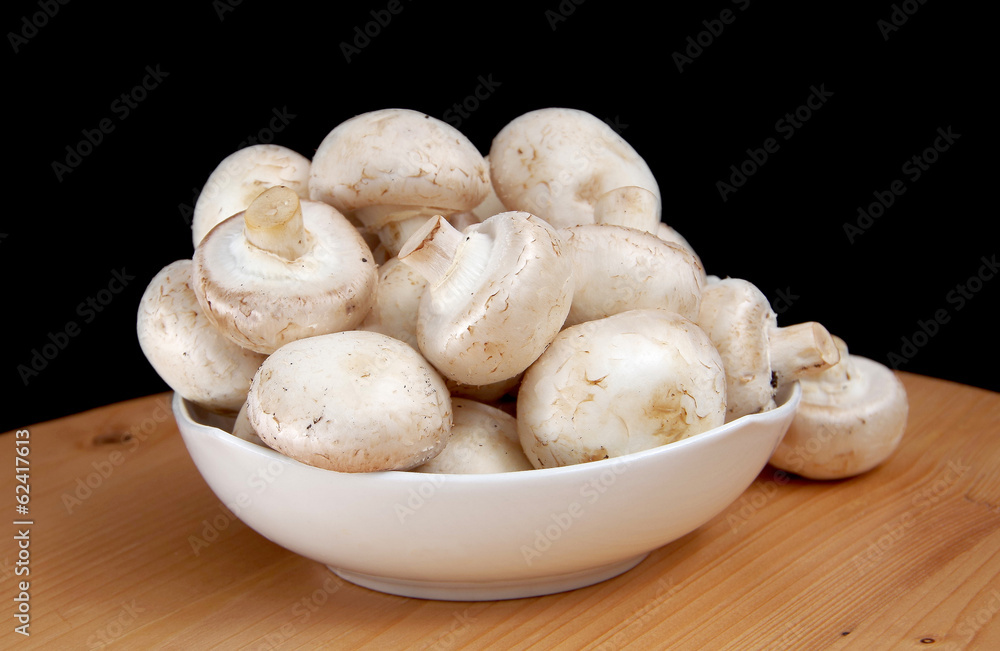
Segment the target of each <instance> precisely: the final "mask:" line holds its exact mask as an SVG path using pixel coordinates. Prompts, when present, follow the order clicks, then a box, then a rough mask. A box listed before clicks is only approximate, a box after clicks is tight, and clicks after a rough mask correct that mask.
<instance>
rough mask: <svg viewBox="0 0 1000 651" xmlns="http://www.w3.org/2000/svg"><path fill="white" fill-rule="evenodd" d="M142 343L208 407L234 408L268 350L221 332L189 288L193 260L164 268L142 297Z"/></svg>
mask: <svg viewBox="0 0 1000 651" xmlns="http://www.w3.org/2000/svg"><path fill="white" fill-rule="evenodd" d="M136 331H137V335H138V338H139V346H140V348H141V349H142V352H143V354H144V355H145V356H146V359H147V360H148V361H149V363H150V365H151V366H152V367H153V369H154V370H155V371H156V372H157V374H158V375H159V376H160V378H162V379H163V381H164V382H166V384H167V385H168V386H169V387H170V388H171V389H172V390H173V391H175V392H177V393H178V394H180V395H181V396H183V397H184V398H187V399H188V400H190V401H191V402H194V403H197V404H199V405H201V406H203V407H205V408H206V409H210V410H214V411H219V412H227V413H236V412H237V411H238V410H239V409H240V406H241V405H242V403H243V402H244V401H246V396H247V391H248V390H249V389H250V381H251V379H253V375H254V373H256V372H257V368H258V367H259V366H260V365H261V363H262V362H263V361H264V355H261V354H259V353H255V352H253V351H250V350H246V349H244V348H241V347H240V346H238V345H236V344H235V343H233V342H232V341H230V340H229V339H227V338H226V337H224V336H222V334H221V333H219V332H218V331H217V330H216V329H215V327H214V326H212V324H211V322H210V321H209V320H208V318H206V316H205V314H204V313H203V312H202V309H201V306H200V305H199V304H198V299H197V298H196V297H195V294H194V291H193V290H192V289H191V261H190V260H177V261H176V262H171V263H170V264H168V265H167V266H165V267H164V268H163V269H161V270H160V271H159V272H158V273H157V274H156V275H155V276H153V278H152V280H151V281H150V282H149V284H148V285H147V286H146V290H145V291H144V292H143V295H142V298H141V299H140V301H139V310H138V316H137V318H136Z"/></svg>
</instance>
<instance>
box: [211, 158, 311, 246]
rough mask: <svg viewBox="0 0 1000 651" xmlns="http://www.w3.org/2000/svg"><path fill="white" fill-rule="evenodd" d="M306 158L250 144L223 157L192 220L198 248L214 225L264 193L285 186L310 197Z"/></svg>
mask: <svg viewBox="0 0 1000 651" xmlns="http://www.w3.org/2000/svg"><path fill="white" fill-rule="evenodd" d="M309 168H310V162H309V159H308V158H306V157H305V156H303V155H302V154H300V153H298V152H296V151H294V150H292V149H289V148H288V147H282V146H281V145H274V144H271V145H250V146H249V147H244V148H243V149H239V150H237V151H235V152H233V153H231V154H229V155H228V156H226V157H225V158H223V159H222V161H221V162H220V163H219V164H218V165H217V166H216V168H215V169H214V170H213V171H212V173H211V174H209V176H208V180H207V181H206V182H205V185H204V186H203V187H202V189H201V192H200V193H199V194H198V199H197V201H195V204H194V213H193V214H192V217H191V238H192V240H193V242H194V245H195V246H196V247H197V246H198V244H200V243H201V241H202V239H204V237H205V235H207V234H208V232H209V231H210V230H212V229H213V228H214V227H215V226H216V224H220V223H222V222H223V221H225V220H226V219H228V218H230V217H232V216H233V215H235V214H236V213H238V212H242V211H244V210H246V208H247V206H249V205H250V203H251V202H252V201H253V200H254V199H256V198H257V195H259V194H260V193H261V192H263V191H264V190H266V189H268V188H271V187H274V186H278V185H284V186H286V187H288V188H291V189H292V190H294V191H295V193H296V194H298V195H299V196H300V197H302V198H303V199H308V198H309Z"/></svg>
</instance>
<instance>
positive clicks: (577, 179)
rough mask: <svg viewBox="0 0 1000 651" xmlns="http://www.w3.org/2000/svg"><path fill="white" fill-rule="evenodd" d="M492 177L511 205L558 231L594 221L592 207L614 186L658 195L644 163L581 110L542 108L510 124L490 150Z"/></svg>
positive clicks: (633, 151)
mask: <svg viewBox="0 0 1000 651" xmlns="http://www.w3.org/2000/svg"><path fill="white" fill-rule="evenodd" d="M489 162H490V178H491V179H492V182H493V187H494V189H495V190H496V193H497V196H498V197H499V199H500V201H501V202H502V203H503V205H504V206H506V207H507V209H509V210H523V211H527V212H530V213H533V214H535V215H538V216H539V217H541V218H542V219H544V220H546V221H548V222H549V223H551V224H552V225H553V226H555V227H556V228H562V227H565V226H575V225H577V224H592V223H594V205H595V204H596V203H597V202H598V200H599V199H600V198H601V197H602V196H604V195H605V194H606V193H608V192H610V191H612V190H615V189H616V188H623V187H632V186H637V187H640V188H645V189H646V190H649V191H650V192H652V193H653V195H654V196H655V197H656V205H657V207H656V210H655V214H656V221H660V208H659V204H660V190H659V186H658V185H657V183H656V179H655V178H654V176H653V173H652V171H650V169H649V166H648V165H647V164H646V162H645V161H644V160H643V158H642V157H641V156H640V155H639V154H638V152H636V150H635V149H634V148H633V147H632V146H631V145H630V144H629V143H628V142H626V141H625V139H624V138H622V137H621V136H620V135H618V134H617V133H616V132H615V131H614V129H612V128H611V127H610V126H609V125H608V124H607V123H605V122H603V121H602V120H600V119H598V118H597V117H595V116H594V115H591V114H590V113H587V112H585V111H581V110H577V109H568V108H544V109H538V110H535V111H530V112H528V113H525V114H523V115H521V116H519V117H517V118H515V119H514V120H512V121H511V122H509V123H508V124H507V125H506V126H504V128H503V129H501V130H500V132H499V133H497V135H496V136H495V137H494V139H493V142H492V144H491V146H490V151H489Z"/></svg>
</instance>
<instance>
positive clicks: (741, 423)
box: [172, 381, 802, 484]
mask: <svg viewBox="0 0 1000 651" xmlns="http://www.w3.org/2000/svg"><path fill="white" fill-rule="evenodd" d="M801 399H802V387H801V385H800V384H799V382H798V381H796V382H794V383H792V384H790V385H787V386H785V387H782V388H781V389H779V391H778V394H777V395H776V396H775V402H776V403H777V404H776V406H775V407H773V408H771V409H769V410H767V411H762V412H757V413H754V414H748V415H745V416H741V417H739V418H736V419H734V420H732V421H730V422H728V423H725V424H723V425H720V426H718V427H715V428H712V429H710V430H707V431H704V432H700V433H698V434H695V435H694V436H690V437H687V438H684V439H680V440H678V441H673V442H671V443H665V444H663V445H660V446H657V447H655V448H649V449H646V450H640V451H638V452H632V453H630V454H626V455H621V456H617V457H609V458H606V459H598V460H596V461H588V462H586V463H577V464H571V465H567V466H558V467H553V468H534V469H531V470H516V471H507V472H491V473H430V472H415V471H413V470H380V471H375V472H357V473H352V472H340V471H337V470H329V469H326V468H320V467H318V466H311V465H309V464H307V463H303V462H301V461H298V460H296V459H293V458H291V457H289V456H286V455H284V454H281V453H280V452H278V451H277V450H274V449H272V448H269V447H266V446H262V445H259V444H257V443H252V442H250V441H246V440H244V439H241V438H239V437H238V436H234V435H233V434H231V433H230V432H227V431H225V430H224V429H222V428H220V427H216V426H214V425H210V424H207V423H203V422H200V421H198V420H196V419H195V417H194V416H193V414H192V409H194V408H197V405H195V404H194V403H193V402H191V401H190V400H187V399H186V398H184V397H182V396H181V395H180V394H178V393H176V392H174V396H173V400H172V408H173V412H174V418H175V419H176V420H177V421H178V427H179V428H180V421H181V420H183V421H184V422H185V423H186V425H187V426H188V427H187V429H189V430H193V431H196V432H199V433H201V434H205V435H208V436H210V437H212V438H214V439H216V440H218V441H220V442H222V443H223V444H224V445H236V446H237V447H241V448H242V449H243V450H244V451H246V452H250V453H252V454H256V455H259V456H261V457H264V458H267V459H274V460H276V461H278V462H279V463H287V464H292V465H298V466H301V467H302V468H306V469H309V470H308V471H315V472H317V473H326V474H331V475H332V476H336V477H340V478H343V477H366V478H373V477H378V478H382V479H385V480H386V481H405V482H415V483H425V482H428V481H430V482H432V483H443V482H448V483H459V484H462V483H481V482H484V481H490V482H508V481H519V480H522V481H523V479H524V478H525V477H526V476H530V477H532V478H538V479H542V478H545V477H557V476H560V475H569V476H572V475H576V474H589V473H597V472H601V470H602V469H605V468H608V469H611V468H620V467H621V466H622V465H626V466H628V465H631V464H633V463H641V462H644V461H646V460H647V459H649V458H650V457H657V456H661V455H665V454H671V451H673V450H678V449H684V448H687V447H690V446H698V445H703V444H704V443H706V442H710V441H712V440H714V439H717V438H721V437H724V436H726V435H727V434H729V433H730V432H731V431H732V430H734V429H739V428H743V427H745V426H747V425H748V424H766V423H768V422H772V421H780V420H782V419H783V418H785V417H786V416H789V415H790V414H789V412H791V413H794V412H795V411H796V409H797V408H798V405H799V403H800V401H801ZM789 422H791V419H789ZM183 433H184V432H183V429H182V435H183ZM784 434H785V433H784V432H782V436H781V438H784ZM781 438H779V439H778V440H777V441H776V442H775V446H777V445H778V444H780V442H781ZM348 481H350V480H348Z"/></svg>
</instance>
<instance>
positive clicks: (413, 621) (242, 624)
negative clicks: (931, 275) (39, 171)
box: [0, 373, 1000, 651]
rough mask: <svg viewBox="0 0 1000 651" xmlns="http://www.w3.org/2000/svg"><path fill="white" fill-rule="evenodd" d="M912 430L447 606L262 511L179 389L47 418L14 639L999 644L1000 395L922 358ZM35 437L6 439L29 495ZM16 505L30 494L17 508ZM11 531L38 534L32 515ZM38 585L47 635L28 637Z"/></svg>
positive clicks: (11, 545) (774, 474) (609, 645)
mask: <svg viewBox="0 0 1000 651" xmlns="http://www.w3.org/2000/svg"><path fill="white" fill-rule="evenodd" d="M900 377H901V378H902V380H903V382H904V384H905V386H906V388H907V391H908V393H909V398H910V405H911V411H910V421H909V425H908V428H907V432H906V435H905V437H904V439H903V443H902V445H901V446H900V448H899V449H898V450H897V452H896V454H895V455H894V456H893V457H892V458H891V459H890V460H889V461H888V462H887V463H886V464H884V465H882V466H881V467H879V468H876V469H875V470H873V471H871V472H869V473H867V474H865V475H862V476H860V477H856V478H853V479H848V480H843V481H832V482H815V481H807V480H803V479H800V478H796V477H793V476H789V475H787V474H785V473H782V472H780V471H775V470H774V469H772V468H770V467H768V468H766V469H765V470H764V471H763V472H762V473H761V474H760V476H759V477H758V478H757V480H756V481H755V482H754V484H753V485H752V486H751V487H750V488H749V489H748V490H747V491H746V492H745V493H744V494H743V496H742V497H741V498H740V499H739V500H737V501H736V502H735V503H734V504H732V505H731V506H730V507H729V508H728V509H727V510H726V511H724V512H723V513H721V514H720V515H719V516H717V517H716V518H715V519H713V520H712V521H711V522H709V523H708V524H706V525H705V526H703V527H701V528H700V529H698V530H697V531H695V532H693V533H691V534H690V535H688V536H685V537H683V538H681V539H679V540H677V541H674V542H673V543H671V544H669V545H667V546H665V547H663V548H661V549H659V550H657V551H655V552H653V553H652V554H651V555H650V556H649V557H648V558H647V559H646V560H645V561H644V562H643V563H641V564H640V565H639V566H638V567H636V568H635V569H633V570H632V571H630V572H628V573H626V574H624V575H622V576H619V577H617V578H614V579H611V580H609V581H606V582H604V583H601V584H598V585H595V586H591V587H588V588H583V589H580V590H575V591H572V592H567V593H562V594H557V595H550V596H545V597H537V598H530V599H518V600H509V601H497V602H481V603H479V602H469V603H463V602H438V601H425V600H417V599H408V598H404V597H396V596H392V595H385V594H381V593H378V592H373V591H369V590H366V589H364V588H360V587H357V586H355V585H353V584H350V583H347V582H345V581H343V580H341V579H339V578H338V577H336V576H335V575H333V574H331V573H330V572H329V571H327V570H326V569H325V568H324V567H322V566H321V565H319V564H317V563H314V562H312V561H308V560H306V559H304V558H301V557H298V556H296V555H294V554H292V553H290V552H288V551H286V550H284V549H282V548H280V547H278V546H277V545H275V544H273V543H271V542H269V541H268V540H266V539H264V538H263V537H261V536H260V535H258V534H257V533H255V532H254V531H252V530H250V529H249V528H248V527H246V526H245V525H243V524H242V523H241V522H240V521H239V520H238V519H236V518H235V517H234V516H233V514H232V513H231V512H230V511H229V510H227V509H226V507H225V506H224V505H222V504H221V503H220V502H219V500H218V499H217V498H216V497H215V496H214V494H213V493H212V492H211V491H210V490H209V488H208V487H207V485H206V484H205V482H204V481H203V480H202V478H201V476H200V475H199V474H198V472H197V470H196V469H195V467H194V465H193V464H192V462H191V460H190V459H189V457H188V455H187V452H186V450H185V448H184V445H183V442H182V441H181V439H180V436H179V434H178V432H177V429H176V426H175V424H174V421H173V417H172V415H171V413H170V404H169V399H170V396H169V394H160V395H155V396H149V397H147V398H143V399H139V400H133V401H129V402H125V403H121V404H116V405H111V406H108V407H103V408H100V409H95V410H93V411H89V412H85V413H82V414H78V415H74V416H71V417H68V418H63V419H60V420H56V421H51V422H47V423H42V424H38V425H33V426H28V427H26V428H25V429H28V430H29V432H30V440H31V444H30V445H31V452H30V463H31V466H30V469H31V471H30V480H31V502H30V508H31V512H30V516H28V517H31V518H32V521H33V522H34V524H33V525H32V526H31V532H30V537H31V546H30V576H28V577H19V576H16V575H15V572H14V570H15V568H16V560H17V558H18V548H17V544H16V542H15V541H14V540H13V536H14V535H16V534H17V532H16V531H14V532H13V533H12V534H11V535H9V536H7V537H6V542H5V543H3V544H2V546H0V559H2V561H3V574H4V586H5V590H4V593H5V595H7V599H6V600H5V602H4V603H5V608H6V609H7V613H8V614H7V615H6V616H5V617H4V618H3V619H2V620H0V621H6V622H7V624H6V625H5V627H4V630H2V631H0V640H3V641H4V646H7V643H8V642H14V641H16V642H18V643H19V647H18V648H26V649H28V648H48V649H51V648H65V649H73V648H98V647H100V646H103V645H106V644H112V645H113V646H114V645H120V646H121V647H123V648H142V649H203V648H240V649H244V648H245V649H272V648H275V649H276V648H281V649H286V648H289V649H300V648H301V649H312V648H352V649H354V648H378V649H487V648H508V649H527V648H546V649H548V648H553V649H584V648H587V649H619V648H625V647H628V648H635V649H663V648H669V649H724V650H725V649H733V650H736V649H739V650H744V649H792V648H794V649H866V650H867V649H875V648H877V649H933V650H935V651H937V650H940V649H1000V397H998V395H997V394H995V393H992V392H988V391H984V390H980V389H975V388H971V387H967V386H963V385H958V384H954V383H950V382H945V381H941V380H936V379H931V378H926V377H921V376H917V375H911V374H906V373H901V374H900ZM14 447H15V446H14V433H13V432H10V433H7V434H4V435H3V436H0V455H2V456H0V458H2V459H3V460H4V461H5V462H6V467H7V468H8V469H9V470H8V472H6V473H4V476H3V478H2V486H3V487H2V489H0V494H3V495H8V496H10V497H9V498H8V499H10V500H11V501H13V496H14V491H15V488H14V486H15V480H14V474H15V473H14V472H13V469H14ZM9 508H10V513H11V520H12V521H13V520H14V519H16V518H17V517H21V516H17V515H15V514H14V505H13V504H12V505H11V506H10V507H9ZM10 529H12V530H16V529H17V527H16V526H14V525H11V527H10ZM25 578H26V579H28V580H30V614H31V623H30V629H29V630H30V632H31V636H30V637H28V638H25V637H23V636H21V635H18V634H16V633H14V627H15V626H16V625H17V622H16V620H15V619H14V618H13V617H12V615H13V613H14V612H15V608H16V604H15V602H14V601H13V599H14V597H15V596H16V595H17V582H18V581H19V580H24V579H25Z"/></svg>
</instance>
